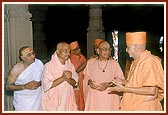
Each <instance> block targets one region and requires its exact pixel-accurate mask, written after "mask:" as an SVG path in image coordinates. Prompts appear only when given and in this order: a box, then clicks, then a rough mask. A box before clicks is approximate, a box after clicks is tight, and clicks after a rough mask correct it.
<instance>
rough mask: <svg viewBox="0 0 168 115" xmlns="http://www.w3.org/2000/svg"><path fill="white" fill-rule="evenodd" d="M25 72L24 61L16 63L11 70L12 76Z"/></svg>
mask: <svg viewBox="0 0 168 115" xmlns="http://www.w3.org/2000/svg"><path fill="white" fill-rule="evenodd" d="M23 70H24V65H23V63H22V61H20V62H18V63H16V64H15V65H14V66H13V67H12V69H11V70H10V73H11V74H15V75H19V74H20V73H21V72H22V71H23Z"/></svg>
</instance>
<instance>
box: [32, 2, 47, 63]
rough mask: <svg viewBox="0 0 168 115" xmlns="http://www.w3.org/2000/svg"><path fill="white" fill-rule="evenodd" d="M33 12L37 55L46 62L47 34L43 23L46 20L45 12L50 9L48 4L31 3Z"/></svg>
mask: <svg viewBox="0 0 168 115" xmlns="http://www.w3.org/2000/svg"><path fill="white" fill-rule="evenodd" d="M29 9H30V12H31V13H32V22H33V48H34V51H35V52H36V57H37V58H38V59H41V60H42V61H43V62H45V59H46V56H47V46H46V43H45V42H46V41H45V40H46V36H45V33H44V31H43V30H44V29H43V25H44V22H45V19H46V17H45V12H46V11H47V10H48V7H47V6H39V5H29Z"/></svg>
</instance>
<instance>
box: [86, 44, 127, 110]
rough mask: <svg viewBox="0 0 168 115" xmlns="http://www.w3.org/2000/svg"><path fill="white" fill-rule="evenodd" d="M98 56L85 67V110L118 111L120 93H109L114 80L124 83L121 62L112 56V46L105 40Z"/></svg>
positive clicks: (100, 45) (99, 47) (98, 51)
mask: <svg viewBox="0 0 168 115" xmlns="http://www.w3.org/2000/svg"><path fill="white" fill-rule="evenodd" d="M97 53H98V56H97V58H92V59H89V60H88V62H87V65H86V68H85V69H84V71H83V73H84V82H83V87H84V97H85V111H118V110H119V104H120V95H119V94H117V93H113V94H108V93H107V92H108V91H107V88H108V87H111V85H112V84H111V83H112V82H114V81H115V82H117V83H119V84H123V83H124V80H125V79H124V75H123V72H122V70H121V67H120V65H119V63H118V62H117V61H116V60H114V59H112V58H111V48H110V44H109V43H108V42H107V41H103V42H101V43H100V44H99V46H98V48H97Z"/></svg>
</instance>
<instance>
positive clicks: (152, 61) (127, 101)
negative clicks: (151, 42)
mask: <svg viewBox="0 0 168 115" xmlns="http://www.w3.org/2000/svg"><path fill="white" fill-rule="evenodd" d="M146 39H147V38H146V32H127V33H126V45H127V48H126V51H127V52H128V54H129V56H130V57H132V58H134V61H133V62H132V64H131V67H130V71H129V73H128V77H127V79H126V82H125V86H122V85H119V84H117V83H116V85H117V86H115V87H112V88H110V89H109V91H118V92H123V93H124V94H123V98H122V100H121V104H120V110H121V111H161V110H162V106H161V103H160V101H161V100H162V99H163V95H164V72H163V68H162V64H161V60H160V58H159V57H157V56H154V55H152V54H151V52H150V51H148V50H146Z"/></svg>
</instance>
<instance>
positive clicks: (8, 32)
mask: <svg viewBox="0 0 168 115" xmlns="http://www.w3.org/2000/svg"><path fill="white" fill-rule="evenodd" d="M4 18H5V19H4V20H3V21H4V38H3V39H4V54H5V55H4V66H5V67H3V68H4V76H3V77H4V84H5V82H6V78H7V75H8V72H9V70H10V69H11V67H12V66H13V65H14V64H16V63H17V62H18V61H19V49H20V48H21V47H22V46H25V45H28V46H31V47H33V39H32V22H31V21H30V18H31V14H30V13H29V11H28V5H26V4H5V5H4ZM11 94H12V93H10V92H7V91H5V90H4V110H7V111H11V110H13V104H12V97H13V96H12V95H11Z"/></svg>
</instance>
